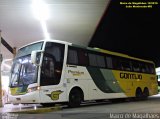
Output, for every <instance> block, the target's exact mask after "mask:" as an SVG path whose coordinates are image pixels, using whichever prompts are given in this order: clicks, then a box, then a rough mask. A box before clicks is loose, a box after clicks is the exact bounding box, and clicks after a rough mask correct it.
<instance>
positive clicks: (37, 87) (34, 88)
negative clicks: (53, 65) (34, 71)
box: [27, 86, 40, 93]
mask: <svg viewBox="0 0 160 119" xmlns="http://www.w3.org/2000/svg"><path fill="white" fill-rule="evenodd" d="M39 89H40V87H39V86H36V87H31V88H28V89H27V92H28V93H30V92H33V91H37V90H39Z"/></svg>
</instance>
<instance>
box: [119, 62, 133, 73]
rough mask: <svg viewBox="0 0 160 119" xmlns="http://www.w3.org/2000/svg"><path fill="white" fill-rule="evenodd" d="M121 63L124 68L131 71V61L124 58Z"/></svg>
mask: <svg viewBox="0 0 160 119" xmlns="http://www.w3.org/2000/svg"><path fill="white" fill-rule="evenodd" d="M121 65H122V69H123V70H126V71H131V66H130V61H127V60H122V61H121Z"/></svg>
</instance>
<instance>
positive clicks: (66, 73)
mask: <svg viewBox="0 0 160 119" xmlns="http://www.w3.org/2000/svg"><path fill="white" fill-rule="evenodd" d="M9 88H10V93H9V101H10V102H11V103H13V104H19V103H21V104H26V103H28V104H33V103H34V104H36V103H38V104H42V105H43V106H46V105H51V104H55V103H67V104H68V105H69V106H70V107H78V106H80V104H81V103H83V102H85V101H98V100H110V99H123V98H125V99H126V98H132V97H133V98H134V97H135V98H138V99H141V98H147V97H148V96H152V95H156V94H157V93H158V92H157V79H156V73H155V65H154V62H152V61H148V60H143V59H139V58H135V57H131V56H128V55H126V54H121V53H117V52H112V51H108V50H104V49H100V48H90V47H83V46H79V45H75V44H72V43H69V42H65V41H59V40H41V41H37V42H34V43H30V44H28V45H26V46H24V47H22V48H20V49H18V51H17V54H16V57H15V58H14V60H13V64H12V68H11V76H10V84H9Z"/></svg>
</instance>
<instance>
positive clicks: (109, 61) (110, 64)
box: [106, 56, 113, 69]
mask: <svg viewBox="0 0 160 119" xmlns="http://www.w3.org/2000/svg"><path fill="white" fill-rule="evenodd" d="M106 63H107V64H106V65H107V68H109V69H112V68H113V65H112V57H109V56H107V57H106Z"/></svg>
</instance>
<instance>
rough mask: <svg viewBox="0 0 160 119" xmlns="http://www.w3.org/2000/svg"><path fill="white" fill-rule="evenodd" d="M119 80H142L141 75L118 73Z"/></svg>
mask: <svg viewBox="0 0 160 119" xmlns="http://www.w3.org/2000/svg"><path fill="white" fill-rule="evenodd" d="M120 78H122V79H142V75H141V74H133V73H120Z"/></svg>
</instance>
